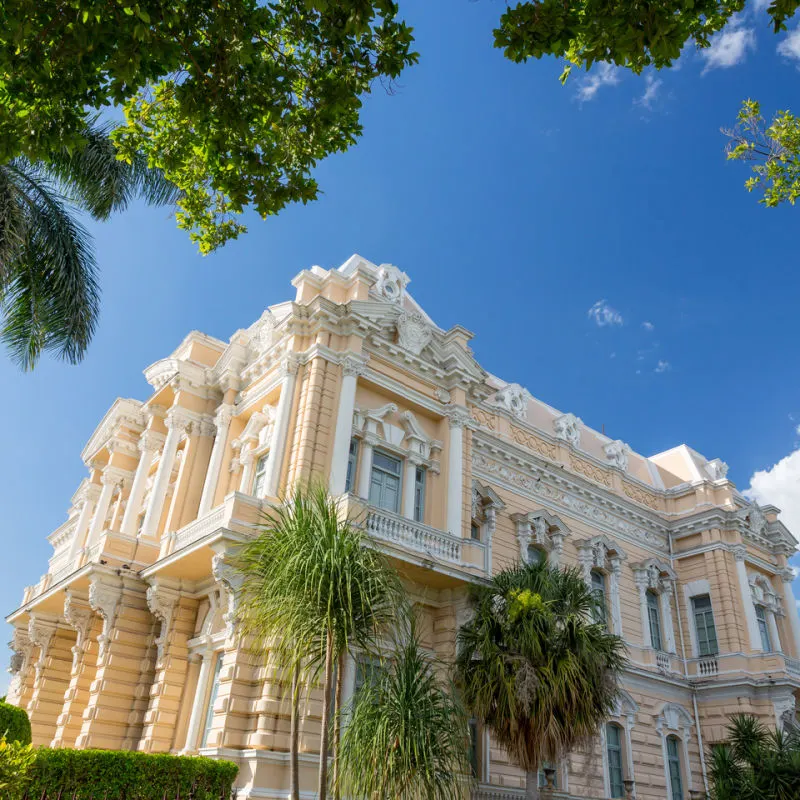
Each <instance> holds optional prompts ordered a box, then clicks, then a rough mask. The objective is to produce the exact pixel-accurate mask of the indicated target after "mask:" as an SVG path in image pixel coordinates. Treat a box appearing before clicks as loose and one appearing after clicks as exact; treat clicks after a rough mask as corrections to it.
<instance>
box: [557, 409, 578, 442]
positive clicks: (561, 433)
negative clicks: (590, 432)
mask: <svg viewBox="0 0 800 800" xmlns="http://www.w3.org/2000/svg"><path fill="white" fill-rule="evenodd" d="M581 425H583V420H581V418H580V417H576V416H575V415H574V414H562V415H561V416H560V417H556V419H554V420H553V430H554V431H555V434H556V438H557V439H561V440H563V441H565V442H568V443H569V444H571V445H572V446H573V447H580V446H581Z"/></svg>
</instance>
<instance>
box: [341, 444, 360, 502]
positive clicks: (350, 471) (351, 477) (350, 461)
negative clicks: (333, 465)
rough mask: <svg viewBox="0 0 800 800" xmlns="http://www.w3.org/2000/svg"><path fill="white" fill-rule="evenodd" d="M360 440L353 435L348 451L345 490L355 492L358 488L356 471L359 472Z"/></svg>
mask: <svg viewBox="0 0 800 800" xmlns="http://www.w3.org/2000/svg"><path fill="white" fill-rule="evenodd" d="M359 449H360V448H359V441H358V439H357V438H356V437H355V436H353V437H352V438H351V439H350V449H349V450H348V451H347V471H346V473H345V477H344V490H345V492H353V491H355V488H356V473H357V472H358V451H359Z"/></svg>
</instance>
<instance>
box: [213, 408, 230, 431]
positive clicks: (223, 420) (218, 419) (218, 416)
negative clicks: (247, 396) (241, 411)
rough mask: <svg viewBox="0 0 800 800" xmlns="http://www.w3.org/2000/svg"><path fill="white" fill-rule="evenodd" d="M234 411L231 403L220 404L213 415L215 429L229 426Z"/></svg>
mask: <svg viewBox="0 0 800 800" xmlns="http://www.w3.org/2000/svg"><path fill="white" fill-rule="evenodd" d="M234 411H235V407H234V406H233V405H232V404H231V403H221V404H220V405H219V406H218V407H217V411H216V413H215V414H214V424H215V425H216V426H217V429H220V428H225V427H227V426H228V425H230V422H231V420H232V419H233V413H234Z"/></svg>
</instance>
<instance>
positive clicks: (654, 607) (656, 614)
mask: <svg viewBox="0 0 800 800" xmlns="http://www.w3.org/2000/svg"><path fill="white" fill-rule="evenodd" d="M647 618H648V620H649V622H650V644H651V645H652V646H653V647H654V648H655V649H656V650H663V649H664V648H663V646H662V643H661V610H660V609H659V607H658V595H657V594H656V593H655V592H648V593H647Z"/></svg>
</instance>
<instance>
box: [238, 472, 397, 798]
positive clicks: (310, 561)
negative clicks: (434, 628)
mask: <svg viewBox="0 0 800 800" xmlns="http://www.w3.org/2000/svg"><path fill="white" fill-rule="evenodd" d="M236 563H237V564H238V566H239V568H240V570H241V571H242V572H243V574H244V576H245V580H244V586H243V592H242V602H241V604H240V609H241V610H240V615H241V617H242V619H243V621H244V623H245V628H246V629H247V630H250V631H251V632H255V633H257V634H258V635H260V638H262V639H263V640H265V641H266V640H271V641H273V642H277V644H275V647H277V652H278V653H279V654H281V655H283V656H284V657H287V658H288V660H289V662H290V664H291V666H292V667H293V668H298V667H300V668H302V669H303V674H304V677H305V679H306V681H308V682H316V681H318V680H319V679H320V678H321V679H322V685H323V690H324V695H323V697H324V698H325V701H324V702H323V703H322V722H321V724H322V729H321V735H320V762H319V786H318V797H319V800H325V798H326V797H327V790H328V753H329V749H330V727H331V720H330V710H331V709H330V706H331V703H329V702H327V699H328V698H330V697H331V692H332V691H333V689H334V679H333V673H334V664H336V663H337V661H339V660H340V659H341V656H342V655H343V654H344V653H346V652H348V651H349V650H351V649H354V648H357V649H359V650H366V651H368V652H372V651H374V650H375V643H376V641H377V640H378V639H379V638H380V636H381V635H383V634H384V633H385V632H386V631H387V630H389V629H390V628H391V627H392V626H394V625H395V624H396V623H397V622H398V618H399V615H400V614H401V610H402V609H403V607H404V602H403V600H404V594H403V589H402V585H401V583H400V579H399V577H398V575H397V573H396V572H395V571H394V569H392V567H391V566H390V565H389V562H388V561H387V559H386V558H385V557H384V556H383V555H382V554H381V553H380V552H378V551H377V550H375V549H373V548H372V547H370V546H369V542H368V541H366V540H365V538H364V536H363V534H362V533H361V532H360V531H359V530H358V529H357V528H356V527H354V526H353V524H352V523H351V521H350V520H348V519H345V518H343V515H342V513H341V509H340V507H339V505H338V504H337V502H336V501H335V500H333V499H332V498H331V497H330V496H329V495H328V493H327V490H326V489H325V488H324V487H323V486H321V485H314V486H312V487H310V488H306V489H297V490H295V491H294V492H293V493H292V495H291V496H290V497H289V498H288V499H287V501H286V502H285V503H284V504H282V505H281V506H279V507H278V508H276V509H275V510H274V511H273V512H272V513H271V514H270V516H269V518H268V519H267V521H266V523H265V524H264V526H263V528H262V531H261V534H260V535H259V536H258V537H257V538H256V539H254V540H253V541H251V542H248V543H247V544H245V545H244V546H243V547H242V549H241V551H240V553H239V554H238V557H237V559H236ZM338 672H339V676H340V677H341V673H342V670H341V669H340V670H339V671H338ZM337 684H338V688H337V690H336V694H337V695H338V696H339V697H340V698H341V683H340V681H337ZM333 757H334V764H336V761H337V758H338V748H337V747H336V737H335V739H334V752H333Z"/></svg>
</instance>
